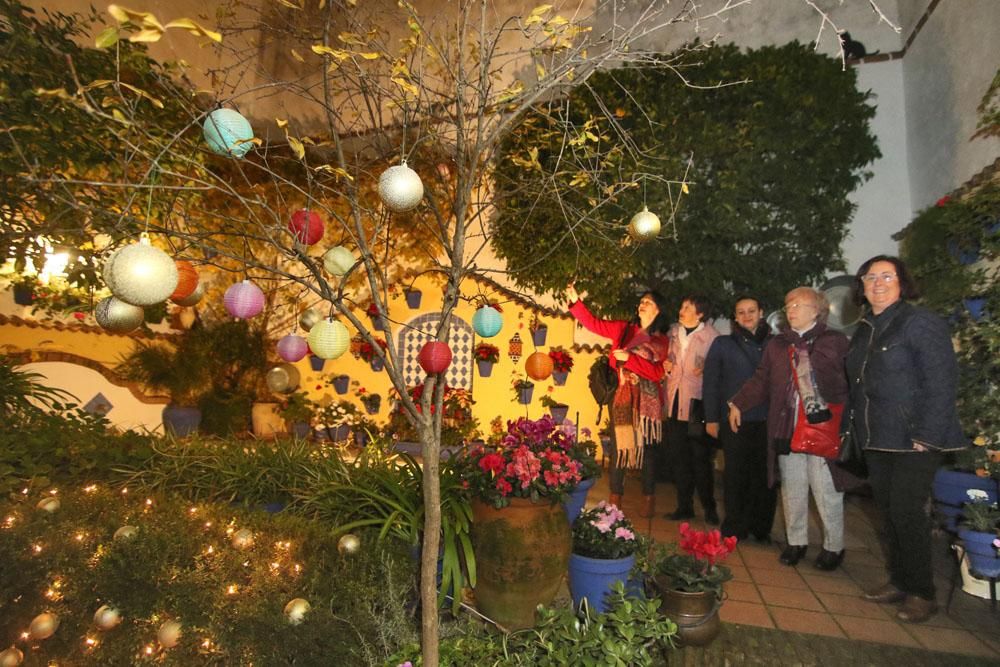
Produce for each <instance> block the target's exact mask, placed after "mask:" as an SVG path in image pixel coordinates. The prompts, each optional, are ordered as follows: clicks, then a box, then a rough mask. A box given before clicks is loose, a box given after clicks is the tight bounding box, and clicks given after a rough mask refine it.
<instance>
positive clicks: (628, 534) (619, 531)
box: [615, 526, 635, 540]
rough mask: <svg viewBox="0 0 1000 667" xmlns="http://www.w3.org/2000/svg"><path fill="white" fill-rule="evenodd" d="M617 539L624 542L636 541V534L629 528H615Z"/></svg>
mask: <svg viewBox="0 0 1000 667" xmlns="http://www.w3.org/2000/svg"><path fill="white" fill-rule="evenodd" d="M615 537H617V538H619V539H622V540H634V539H635V533H633V532H632V531H631V530H629V529H628V528H622V527H621V526H619V527H618V528H615Z"/></svg>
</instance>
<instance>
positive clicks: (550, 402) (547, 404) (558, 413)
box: [540, 394, 569, 424]
mask: <svg viewBox="0 0 1000 667" xmlns="http://www.w3.org/2000/svg"><path fill="white" fill-rule="evenodd" d="M540 403H541V404H542V407H543V408H548V409H549V414H550V415H552V419H553V420H555V422H556V423H557V424H562V423H563V422H564V421H566V415H567V413H569V406H568V405H566V404H565V403H560V402H558V401H557V400H555V399H554V398H552V397H551V396H549V395H548V394H545V395H544V396H542V398H541V401H540Z"/></svg>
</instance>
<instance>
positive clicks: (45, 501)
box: [35, 496, 61, 514]
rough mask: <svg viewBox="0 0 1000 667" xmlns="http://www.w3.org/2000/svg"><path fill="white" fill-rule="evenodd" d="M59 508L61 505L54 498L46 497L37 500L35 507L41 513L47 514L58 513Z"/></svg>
mask: <svg viewBox="0 0 1000 667" xmlns="http://www.w3.org/2000/svg"><path fill="white" fill-rule="evenodd" d="M60 506H61V503H60V502H59V499H58V498H56V497H55V496H46V497H45V498H42V499H41V500H39V501H38V504H36V505H35V507H37V508H38V509H40V510H42V511H43V512H48V513H49V514H51V513H53V512H56V511H58V510H59V507H60Z"/></svg>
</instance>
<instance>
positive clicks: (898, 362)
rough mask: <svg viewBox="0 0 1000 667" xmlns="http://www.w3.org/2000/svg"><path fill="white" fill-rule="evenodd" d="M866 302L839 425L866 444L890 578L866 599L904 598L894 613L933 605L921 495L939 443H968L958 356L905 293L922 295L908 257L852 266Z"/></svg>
mask: <svg viewBox="0 0 1000 667" xmlns="http://www.w3.org/2000/svg"><path fill="white" fill-rule="evenodd" d="M855 289H856V292H855V298H856V300H857V302H858V303H859V304H862V305H864V304H867V306H868V312H867V313H866V314H865V316H864V317H863V318H862V319H861V323H860V325H859V327H858V330H857V331H856V332H855V334H854V337H853V338H852V339H851V346H850V349H849V350H848V354H847V374H848V378H849V381H850V390H851V396H850V404H849V413H848V415H847V417H845V419H844V430H845V432H847V433H848V435H849V436H850V437H853V438H857V439H858V441H859V442H860V443H861V445H862V447H863V448H864V450H865V461H866V462H867V464H868V473H869V481H870V482H871V486H872V491H873V493H874V495H875V503H876V505H877V506H878V509H879V512H880V514H881V515H882V520H883V523H884V531H883V533H884V535H885V539H886V542H887V557H888V562H887V567H888V570H889V581H888V583H886V584H885V585H884V586H882V587H881V588H879V589H877V590H874V591H871V592H870V593H867V594H866V595H865V596H864V597H865V599H866V600H870V601H873V602H880V603H895V602H902V605H901V607H900V609H899V611H898V612H897V614H896V615H897V617H898V618H899V619H900V620H903V621H907V622H910V623H920V622H922V621H925V620H927V619H928V618H930V617H931V615H933V614H934V612H935V611H937V604H936V603H935V600H934V594H935V592H934V576H933V571H932V569H931V525H930V518H929V517H928V515H927V511H926V504H927V499H928V497H929V496H930V492H931V483H932V481H933V479H934V473H935V472H936V471H937V469H938V466H940V464H941V452H944V451H949V450H955V449H961V448H963V447H965V444H966V443H965V438H964V437H963V434H962V428H961V426H960V424H959V422H958V413H957V411H956V407H955V400H956V395H957V384H958V363H957V361H956V359H955V351H954V348H953V347H952V343H951V336H950V334H949V331H948V326H947V325H946V324H945V323H944V321H943V320H942V319H941V318H940V317H938V316H937V315H935V314H933V313H931V312H930V311H928V310H925V309H924V308H919V307H917V306H913V305H911V304H909V303H907V302H906V301H907V300H908V299H915V298H916V297H917V296H918V293H917V289H916V285H915V283H914V282H913V279H912V278H911V277H910V274H909V272H908V271H907V270H906V266H905V265H904V264H903V262H902V261H901V260H899V259H898V258H896V257H890V256H887V255H878V256H876V257H872V258H871V259H869V260H868V261H867V262H865V263H864V264H862V265H861V268H860V269H858V272H857V274H856V275H855Z"/></svg>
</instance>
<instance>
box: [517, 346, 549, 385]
mask: <svg viewBox="0 0 1000 667" xmlns="http://www.w3.org/2000/svg"><path fill="white" fill-rule="evenodd" d="M524 370H526V371H527V372H528V377H530V378H531V379H532V380H545V379H547V378H548V377H549V376H550V375H552V357H550V356H549V355H548V354H546V353H545V352H532V353H531V354H530V355H528V359H527V361H525V362H524Z"/></svg>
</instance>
